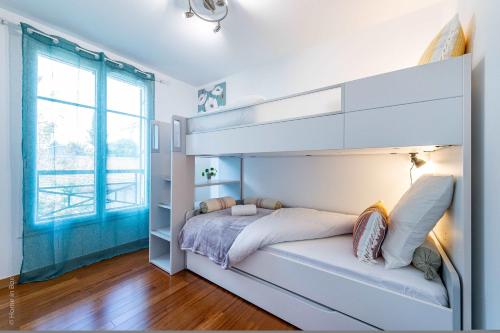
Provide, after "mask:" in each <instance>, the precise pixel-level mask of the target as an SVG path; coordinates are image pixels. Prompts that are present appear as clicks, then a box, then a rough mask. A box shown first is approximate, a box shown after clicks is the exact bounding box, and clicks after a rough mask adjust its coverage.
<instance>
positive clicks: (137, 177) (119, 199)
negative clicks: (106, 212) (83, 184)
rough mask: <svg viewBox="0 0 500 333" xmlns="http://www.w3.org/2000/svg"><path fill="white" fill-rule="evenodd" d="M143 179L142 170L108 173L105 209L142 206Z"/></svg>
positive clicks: (143, 200)
mask: <svg viewBox="0 0 500 333" xmlns="http://www.w3.org/2000/svg"><path fill="white" fill-rule="evenodd" d="M145 193H146V188H145V177H144V172H143V171H142V170H133V171H130V172H122V171H119V170H114V171H108V174H107V191H106V209H123V208H131V207H137V206H144V205H145V203H146V196H145Z"/></svg>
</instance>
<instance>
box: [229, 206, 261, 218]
mask: <svg viewBox="0 0 500 333" xmlns="http://www.w3.org/2000/svg"><path fill="white" fill-rule="evenodd" d="M231 215H232V216H249V215H257V206H255V205H236V206H233V207H231Z"/></svg>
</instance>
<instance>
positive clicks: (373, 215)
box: [353, 201, 389, 263]
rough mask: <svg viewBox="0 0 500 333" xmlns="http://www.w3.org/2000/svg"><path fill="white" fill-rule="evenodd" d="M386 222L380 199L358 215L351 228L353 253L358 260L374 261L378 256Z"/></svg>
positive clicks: (387, 219) (385, 214) (385, 211)
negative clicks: (352, 228)
mask: <svg viewBox="0 0 500 333" xmlns="http://www.w3.org/2000/svg"><path fill="white" fill-rule="evenodd" d="M388 224H389V216H388V214H387V210H386V209H385V207H384V204H383V203H382V202H381V201H379V202H377V203H376V204H374V205H373V206H370V207H368V208H367V209H366V210H365V211H364V212H363V213H361V215H359V217H358V219H357V221H356V223H355V224H354V230H353V249H354V255H355V256H356V257H358V259H359V261H362V262H367V263H374V262H375V260H376V259H377V258H378V257H379V256H380V248H381V247H382V243H383V241H384V238H385V234H386V232H387V228H388Z"/></svg>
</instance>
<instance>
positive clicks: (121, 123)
mask: <svg viewBox="0 0 500 333" xmlns="http://www.w3.org/2000/svg"><path fill="white" fill-rule="evenodd" d="M107 106H108V109H107V161H106V168H107V170H106V179H107V184H108V188H107V193H106V209H108V210H115V209H123V208H130V207H135V206H141V205H145V203H146V185H145V184H146V179H145V174H144V168H145V165H146V158H147V156H146V136H145V134H146V131H147V128H146V126H148V123H147V120H148V118H147V115H146V111H145V110H146V107H145V99H144V87H141V86H138V85H134V84H133V83H130V82H126V81H124V80H121V79H119V78H115V77H113V76H108V78H107Z"/></svg>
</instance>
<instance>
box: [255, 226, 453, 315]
mask: <svg viewBox="0 0 500 333" xmlns="http://www.w3.org/2000/svg"><path fill="white" fill-rule="evenodd" d="M260 251H266V252H270V253H275V254H278V255H280V256H282V257H288V258H291V259H294V260H296V261H299V262H303V263H305V264H308V265H311V266H316V267H319V268H321V269H323V270H327V271H329V272H333V273H336V274H340V275H343V276H345V277H347V278H350V279H355V280H358V281H361V282H364V283H368V284H371V285H375V286H377V287H381V288H385V289H388V290H391V291H394V292H397V293H400V294H403V295H406V296H409V297H413V298H416V299H418V300H421V301H425V302H428V303H432V304H436V305H441V306H445V307H447V306H448V293H447V290H446V288H445V286H444V285H443V282H442V281H441V279H439V278H438V279H436V280H433V281H429V280H426V279H424V274H423V273H422V272H421V271H419V270H417V269H416V268H415V267H413V266H407V267H404V268H398V269H385V268H384V260H383V259H382V258H379V259H378V261H377V263H376V264H366V263H362V262H359V261H358V259H357V258H356V257H355V256H354V254H353V250H352V235H343V236H335V237H330V238H323V239H315V240H306V241H298V242H287V243H280V244H275V245H271V246H267V247H265V248H263V249H261V250H260Z"/></svg>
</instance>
